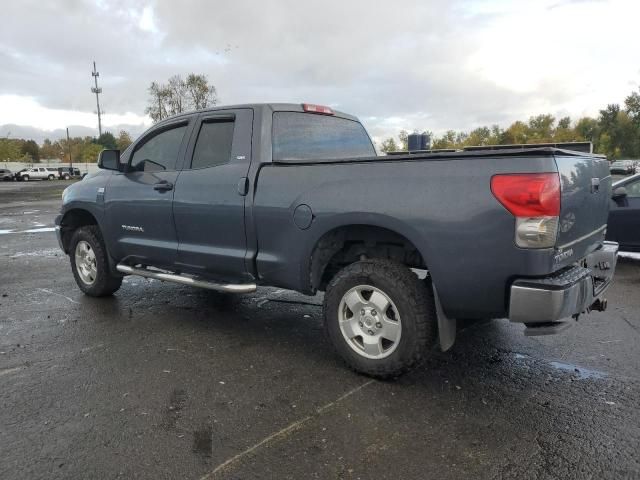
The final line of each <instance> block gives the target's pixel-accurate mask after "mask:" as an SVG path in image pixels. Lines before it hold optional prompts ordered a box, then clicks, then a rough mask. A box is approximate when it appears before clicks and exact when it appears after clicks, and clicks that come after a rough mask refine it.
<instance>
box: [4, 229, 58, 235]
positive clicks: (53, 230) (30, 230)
mask: <svg viewBox="0 0 640 480" xmlns="http://www.w3.org/2000/svg"><path fill="white" fill-rule="evenodd" d="M55 231H56V228H55V227H43V228H30V229H29V230H0V235H6V234H8V233H41V232H55Z"/></svg>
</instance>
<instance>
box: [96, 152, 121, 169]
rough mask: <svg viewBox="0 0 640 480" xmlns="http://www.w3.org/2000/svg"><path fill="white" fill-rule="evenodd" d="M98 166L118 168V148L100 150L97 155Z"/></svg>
mask: <svg viewBox="0 0 640 480" xmlns="http://www.w3.org/2000/svg"><path fill="white" fill-rule="evenodd" d="M98 167H100V168H102V169H104V170H116V171H118V170H120V150H102V151H101V152H100V155H99V156H98Z"/></svg>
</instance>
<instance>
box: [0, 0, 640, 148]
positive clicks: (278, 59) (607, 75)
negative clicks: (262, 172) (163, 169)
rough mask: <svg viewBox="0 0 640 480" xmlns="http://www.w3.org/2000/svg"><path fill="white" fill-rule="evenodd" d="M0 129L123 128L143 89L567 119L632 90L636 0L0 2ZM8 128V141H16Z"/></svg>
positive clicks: (374, 127) (455, 120)
mask: <svg viewBox="0 0 640 480" xmlns="http://www.w3.org/2000/svg"><path fill="white" fill-rule="evenodd" d="M2 17H3V18H4V19H5V21H4V22H2V24H3V25H2V28H1V29H0V136H7V135H10V136H12V137H15V136H22V135H29V136H31V137H33V138H35V139H36V140H37V141H42V139H43V138H44V137H45V136H50V137H58V136H61V135H62V132H64V128H65V127H70V131H71V135H72V136H73V135H88V134H93V133H94V132H96V131H97V116H96V115H95V113H94V112H95V110H96V106H95V96H94V95H93V94H92V93H91V87H92V86H93V78H92V77H91V70H92V69H93V64H92V62H93V61H94V60H95V61H96V63H97V66H98V70H99V72H100V78H99V80H100V83H101V87H102V88H103V94H102V95H101V106H102V108H103V110H104V112H105V114H104V115H103V124H104V126H105V129H106V130H111V131H114V133H117V131H118V130H119V129H121V128H124V129H127V130H129V131H131V132H132V133H133V134H134V135H137V134H139V133H141V132H142V131H144V130H145V129H146V128H147V127H148V126H150V125H151V121H150V119H149V118H148V117H147V116H146V115H145V113H144V110H145V107H146V105H147V102H148V94H147V88H148V86H149V84H150V83H151V82H152V81H154V80H155V81H160V82H163V81H166V80H167V79H168V78H169V77H170V76H172V75H174V74H182V75H184V76H186V74H188V73H190V72H194V73H202V74H205V75H206V76H207V77H208V79H209V81H210V82H211V83H212V84H213V85H215V87H216V88H217V91H218V97H219V100H220V104H234V103H251V102H294V103H302V102H310V103H318V104H323V105H329V106H331V107H333V108H335V109H338V110H342V111H345V112H348V113H351V114H354V115H357V116H358V117H360V119H361V120H362V121H363V123H364V125H365V127H367V129H368V130H369V132H370V133H371V134H372V136H373V137H374V138H375V139H376V140H378V141H380V140H382V139H383V138H384V137H387V136H390V135H396V134H397V133H398V132H399V130H401V129H406V130H409V131H412V130H414V129H417V130H420V131H422V130H430V131H433V132H434V133H436V134H439V133H442V132H444V131H446V130H449V129H454V130H469V129H472V128H474V127H478V126H482V125H492V124H499V125H501V126H503V127H506V126H508V125H509V124H510V123H511V122H513V121H515V120H519V119H527V118H529V117H530V116H532V115H537V114H541V113H551V114H554V115H556V116H558V117H560V116H565V115H570V116H571V117H572V118H574V119H577V118H579V117H580V116H584V115H592V116H595V115H597V112H598V110H599V109H600V108H603V107H604V106H605V105H606V104H608V103H621V102H623V100H624V98H625V97H626V96H627V95H628V94H629V93H631V92H632V91H633V90H636V89H637V88H638V86H639V85H640V48H638V33H637V21H638V18H640V2H638V1H637V0H535V1H532V0H528V1H524V0H523V1H518V0H428V1H427V0H415V1H409V0H406V1H405V0H396V1H390V0H388V1H386V2H381V1H375V0H367V1H361V0H339V1H336V0H321V1H316V0H305V1H299V0H273V1H268V2H259V1H247V0H233V1H224V2H223V1H216V0H181V1H179V2H178V1H174V0H146V1H143V0H139V1H137V0H132V1H124V0H115V1H109V0H57V1H53V0H52V1H47V2H42V1H32V0H21V1H3V2H2ZM21 134H22V135H21Z"/></svg>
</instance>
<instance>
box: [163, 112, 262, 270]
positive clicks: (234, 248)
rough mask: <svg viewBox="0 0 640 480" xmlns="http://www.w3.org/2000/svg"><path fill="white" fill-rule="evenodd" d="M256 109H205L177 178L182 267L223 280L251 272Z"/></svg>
mask: <svg viewBox="0 0 640 480" xmlns="http://www.w3.org/2000/svg"><path fill="white" fill-rule="evenodd" d="M252 124H253V110H252V109H236V110H219V111H216V112H212V113H208V114H202V115H201V116H200V117H199V118H198V123H197V125H196V127H195V128H194V130H193V133H192V135H191V141H190V143H189V147H188V149H187V153H186V155H185V159H184V165H183V168H182V171H181V172H180V176H179V178H178V181H177V183H176V189H175V193H174V200H173V214H174V218H175V224H176V232H177V236H178V242H179V247H178V259H177V263H178V264H179V268H181V269H183V270H186V271H190V272H193V273H196V274H202V275H205V276H209V277H215V278H220V279H224V280H230V281H232V280H235V281H237V280H241V279H244V278H246V277H247V276H248V273H247V270H246V265H245V258H244V257H245V253H246V251H247V242H246V235H245V223H244V209H245V198H246V196H245V195H246V193H247V190H246V188H245V187H246V185H248V183H247V182H248V180H247V172H248V170H249V165H250V163H251V136H252Z"/></svg>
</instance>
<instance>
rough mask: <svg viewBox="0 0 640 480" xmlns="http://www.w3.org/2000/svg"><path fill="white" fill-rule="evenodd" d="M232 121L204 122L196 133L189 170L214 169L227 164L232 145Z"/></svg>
mask: <svg viewBox="0 0 640 480" xmlns="http://www.w3.org/2000/svg"><path fill="white" fill-rule="evenodd" d="M233 127H234V122H233V120H223V121H218V120H212V121H205V122H203V123H202V126H201V127H200V131H199V132H198V139H197V141H196V146H195V149H194V151H193V158H192V160H191V168H192V169H195V168H207V167H215V166H216V165H222V164H225V163H228V162H229V160H230V159H231V146H232V144H233Z"/></svg>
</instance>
